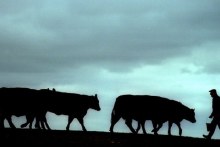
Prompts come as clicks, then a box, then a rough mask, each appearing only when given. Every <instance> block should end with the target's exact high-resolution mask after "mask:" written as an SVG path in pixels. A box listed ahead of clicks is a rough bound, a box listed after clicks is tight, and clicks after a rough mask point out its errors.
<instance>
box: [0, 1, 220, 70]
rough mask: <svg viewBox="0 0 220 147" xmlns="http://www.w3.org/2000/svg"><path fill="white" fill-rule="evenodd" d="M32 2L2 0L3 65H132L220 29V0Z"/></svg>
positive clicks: (215, 36) (154, 60)
mask: <svg viewBox="0 0 220 147" xmlns="http://www.w3.org/2000/svg"><path fill="white" fill-rule="evenodd" d="M32 2H33V1H31V2H30V1H25V0H23V1H19V3H18V4H15V3H16V2H15V1H13V0H10V1H7V2H1V4H2V5H1V7H2V9H1V10H0V11H1V12H2V13H1V14H0V15H1V18H2V19H1V20H0V32H1V34H0V38H1V40H0V48H1V55H0V69H1V72H24V73H25V72H34V73H36V72H58V71H63V70H66V69H68V68H73V69H74V68H78V67H80V66H84V65H91V66H94V65H96V66H100V67H102V68H107V69H110V70H117V71H120V70H129V69H132V68H135V67H139V66H141V65H144V64H160V63H161V62H163V61H164V60H166V59H172V57H178V56H186V55H190V53H191V49H192V47H194V46H198V45H200V44H202V43H205V42H208V41H212V40H219V37H220V36H219V34H220V33H219V29H218V26H219V21H220V19H219V17H220V16H219V14H220V10H219V7H218V6H219V5H218V4H219V2H218V1H204V0H202V1H200V0H198V1H193V2H191V1H190V2H185V1H184V2H183V1H176V0H175V1H167V2H164V1H157V2H155V1H138V2H137V1H126V2H124V1H62V2H61V1H56V0H55V1H49V0H47V1H38V2H33V3H32ZM6 8H7V9H6Z"/></svg>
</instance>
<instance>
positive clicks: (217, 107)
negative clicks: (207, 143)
mask: <svg viewBox="0 0 220 147" xmlns="http://www.w3.org/2000/svg"><path fill="white" fill-rule="evenodd" d="M209 92H210V95H211V97H212V113H211V115H210V116H209V118H212V122H211V124H210V129H209V133H208V135H203V137H204V138H206V139H211V137H212V135H213V134H214V132H215V128H216V126H217V125H218V126H220V97H219V96H218V94H217V91H216V90H215V89H212V90H210V91H209Z"/></svg>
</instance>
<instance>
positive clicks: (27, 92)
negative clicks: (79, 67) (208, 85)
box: [0, 87, 196, 136]
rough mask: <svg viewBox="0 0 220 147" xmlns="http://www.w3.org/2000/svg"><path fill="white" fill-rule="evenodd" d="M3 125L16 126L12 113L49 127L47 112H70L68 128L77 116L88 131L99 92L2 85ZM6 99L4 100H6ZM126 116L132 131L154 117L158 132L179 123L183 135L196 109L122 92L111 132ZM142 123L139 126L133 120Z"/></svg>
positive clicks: (0, 110) (0, 125) (0, 107)
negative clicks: (87, 118)
mask: <svg viewBox="0 0 220 147" xmlns="http://www.w3.org/2000/svg"><path fill="white" fill-rule="evenodd" d="M0 98H1V101H2V102H1V103H0V128H5V126H4V121H5V120H7V121H8V124H9V126H10V127H11V128H16V127H15V125H14V124H13V122H12V118H11V117H12V116H13V115H14V116H17V117H19V116H25V117H26V122H25V123H24V124H22V125H21V128H23V127H27V126H29V128H30V129H32V127H33V126H32V123H33V122H34V120H36V121H35V128H38V129H48V130H50V129H51V128H50V126H49V124H48V123H47V118H46V113H47V112H52V113H54V114H56V115H61V114H62V115H67V116H68V123H67V126H66V130H69V128H70V124H71V122H72V121H73V119H74V118H76V119H77V120H78V121H79V123H80V124H81V126H82V130H83V131H87V130H86V127H85V125H84V119H83V118H84V116H85V115H86V114H87V111H88V110H89V109H90V108H91V109H94V110H97V111H100V110H101V108H100V105H99V99H98V96H97V94H95V95H83V94H76V93H67V92H59V91H56V90H55V89H52V90H50V89H39V90H36V89H30V88H20V87H19V88H17V87H16V88H6V87H2V88H0ZM3 101H4V103H3ZM120 118H123V119H124V120H125V124H126V125H127V126H128V128H129V129H130V130H131V132H132V133H138V131H139V130H140V128H142V130H143V133H145V134H146V133H147V132H146V130H145V121H146V120H151V121H152V124H153V130H152V132H154V134H158V133H157V132H158V131H159V129H160V128H161V127H162V125H163V123H165V122H168V134H169V135H171V126H172V124H173V123H175V124H176V125H177V126H178V128H179V135H180V136H181V135H182V128H181V121H182V120H183V119H185V120H187V121H189V122H192V123H195V122H196V119H195V110H194V109H191V108H188V107H187V106H185V105H183V104H182V103H180V102H178V101H174V100H171V99H168V98H164V97H159V96H151V95H120V96H118V97H117V98H116V100H115V104H114V107H113V109H112V113H111V126H110V130H109V131H110V132H111V133H113V132H114V131H113V130H114V126H115V124H116V123H117V122H118V121H119V120H120ZM133 120H136V121H137V122H138V127H137V128H136V129H134V128H133V126H132V121H133Z"/></svg>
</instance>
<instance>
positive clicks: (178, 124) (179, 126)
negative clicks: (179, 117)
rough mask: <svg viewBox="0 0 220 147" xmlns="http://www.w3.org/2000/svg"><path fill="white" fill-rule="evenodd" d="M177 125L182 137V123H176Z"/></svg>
mask: <svg viewBox="0 0 220 147" xmlns="http://www.w3.org/2000/svg"><path fill="white" fill-rule="evenodd" d="M176 125H177V126H178V128H179V135H180V136H182V128H181V124H180V122H176Z"/></svg>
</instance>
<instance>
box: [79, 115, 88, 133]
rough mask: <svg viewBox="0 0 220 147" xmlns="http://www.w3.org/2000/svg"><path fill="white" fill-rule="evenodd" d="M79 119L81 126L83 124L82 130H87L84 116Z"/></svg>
mask: <svg viewBox="0 0 220 147" xmlns="http://www.w3.org/2000/svg"><path fill="white" fill-rule="evenodd" d="M77 119H78V121H79V123H80V124H81V126H82V130H83V131H85V132H86V131H87V130H86V127H85V126H84V121H83V118H77Z"/></svg>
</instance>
